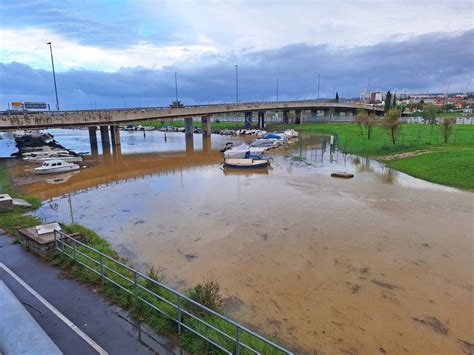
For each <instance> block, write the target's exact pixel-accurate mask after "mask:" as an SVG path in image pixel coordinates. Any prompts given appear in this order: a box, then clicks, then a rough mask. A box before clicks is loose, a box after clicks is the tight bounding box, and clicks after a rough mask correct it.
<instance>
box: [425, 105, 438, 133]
mask: <svg viewBox="0 0 474 355" xmlns="http://www.w3.org/2000/svg"><path fill="white" fill-rule="evenodd" d="M437 116H438V109H437V108H436V107H435V106H434V105H429V106H426V107H425V110H424V111H423V113H422V114H421V117H422V118H423V122H424V123H428V124H430V125H431V135H433V127H434V126H435V125H436V124H437V123H438V120H437Z"/></svg>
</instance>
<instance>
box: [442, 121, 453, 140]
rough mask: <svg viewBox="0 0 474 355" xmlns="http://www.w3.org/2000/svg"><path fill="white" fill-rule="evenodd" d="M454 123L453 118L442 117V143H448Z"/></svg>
mask: <svg viewBox="0 0 474 355" xmlns="http://www.w3.org/2000/svg"><path fill="white" fill-rule="evenodd" d="M455 123H456V119H455V118H444V119H443V131H442V132H443V137H444V143H448V139H449V136H450V135H451V132H452V130H453V126H454V124H455Z"/></svg>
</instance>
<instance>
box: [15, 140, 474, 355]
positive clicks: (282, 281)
mask: <svg viewBox="0 0 474 355" xmlns="http://www.w3.org/2000/svg"><path fill="white" fill-rule="evenodd" d="M76 132H78V134H76V135H75V136H76V137H75V138H73V136H74V135H73V132H71V131H61V132H60V134H56V138H57V139H58V140H59V141H60V142H62V143H64V144H65V145H66V146H67V147H68V148H75V149H77V150H79V151H85V150H88V146H87V139H86V138H87V131H85V132H84V131H81V132H79V131H76ZM61 135H63V137H61ZM79 136H80V137H79ZM184 137H185V136H184V134H179V133H168V135H167V140H166V142H165V140H164V134H163V133H161V132H147V133H146V137H143V133H140V132H132V133H122V150H121V154H118V153H116V154H110V155H106V156H101V157H100V158H99V159H98V161H95V162H94V161H93V162H91V164H90V167H89V168H88V169H84V170H82V171H80V172H79V173H77V174H74V175H72V176H69V177H67V178H65V179H64V181H50V183H47V182H45V181H36V180H34V179H33V180H32V179H30V177H25V176H24V173H22V171H23V170H22V169H23V168H24V167H23V166H22V165H18V166H17V167H16V168H14V169H13V171H14V172H15V173H16V174H17V175H16V176H17V177H16V181H17V182H18V183H19V184H23V185H22V188H23V189H24V190H25V191H27V192H31V193H34V194H35V195H37V196H39V197H41V198H42V199H43V200H44V203H43V206H42V208H41V209H40V210H39V211H38V212H37V215H39V216H41V217H42V218H43V219H44V220H45V221H54V220H58V221H61V222H65V223H71V222H72V221H74V222H76V223H81V224H83V225H85V226H87V227H89V228H91V229H93V230H95V231H96V232H98V233H99V234H100V235H102V236H103V237H104V238H105V239H107V240H108V241H109V242H110V243H111V244H112V246H113V247H114V248H116V249H117V250H118V251H119V252H120V254H121V255H122V256H123V257H126V258H128V259H129V260H131V261H132V262H134V263H135V265H136V266H137V267H139V268H141V269H143V270H145V269H147V268H148V267H150V266H154V267H155V268H157V269H159V270H162V271H163V273H164V275H165V282H167V283H168V284H170V285H173V286H174V287H177V288H179V289H180V290H185V289H186V288H188V287H189V286H191V285H194V284H196V283H198V282H200V281H203V280H206V279H215V280H217V281H218V282H219V283H220V284H221V286H222V290H223V295H224V297H225V298H226V305H227V313H228V314H229V315H231V316H232V317H233V318H235V319H237V320H239V321H241V322H243V323H244V324H246V325H248V326H250V327H251V328H252V329H257V330H259V331H260V332H262V333H263V334H265V335H268V336H272V337H275V338H276V339H278V341H279V342H281V343H283V344H285V345H287V346H289V347H290V348H292V349H294V350H295V352H296V353H299V354H300V353H307V354H315V353H316V352H318V353H324V354H339V353H341V354H377V353H381V354H383V353H391V354H400V353H421V354H432V353H440V354H455V353H461V354H462V353H469V352H470V351H471V352H472V351H473V345H472V343H474V330H473V329H474V324H473V323H474V314H473V309H474V303H473V300H474V298H473V228H474V220H473V213H474V211H473V208H474V194H472V193H470V192H464V191H460V190H456V189H452V188H447V187H442V186H439V185H434V184H431V183H428V182H425V181H422V180H418V179H415V178H412V177H409V176H407V175H405V174H402V173H399V172H396V171H392V170H390V169H387V168H385V167H384V166H383V165H381V164H380V163H378V162H376V161H371V160H368V159H362V158H358V157H354V156H348V155H343V154H341V153H340V152H338V151H337V150H336V149H334V147H332V148H331V147H330V146H329V145H328V142H327V139H326V138H324V139H323V138H311V139H310V138H307V139H304V138H303V139H300V141H299V142H298V143H296V144H295V145H293V146H290V147H288V148H286V149H281V150H279V151H275V152H273V153H272V156H273V158H274V160H273V163H272V166H273V168H272V169H271V170H270V171H268V172H266V173H256V172H246V173H243V174H242V173H237V172H231V173H229V172H226V171H223V170H222V169H220V167H219V164H220V162H221V161H222V156H221V153H219V151H218V150H219V149H220V148H221V147H223V146H224V145H225V142H227V141H229V140H231V138H229V137H221V136H215V135H213V136H212V138H211V139H210V140H205V139H204V140H203V138H202V137H201V136H199V135H195V136H194V142H193V144H192V142H189V141H188V142H187V143H188V144H186V141H185V138H184ZM235 139H236V138H234V140H235ZM334 171H348V172H353V173H354V174H355V177H354V178H353V179H350V180H344V179H336V178H331V177H330V173H331V172H334ZM469 344H471V345H469Z"/></svg>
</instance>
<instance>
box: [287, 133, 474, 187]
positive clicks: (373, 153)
mask: <svg viewBox="0 0 474 355" xmlns="http://www.w3.org/2000/svg"><path fill="white" fill-rule="evenodd" d="M287 127H288V126H287ZM294 128H295V129H297V130H298V131H300V132H304V133H308V134H316V135H317V134H332V135H335V136H337V144H338V146H339V149H341V150H342V151H344V152H347V153H352V154H357V155H360V156H368V157H375V158H377V157H382V156H388V155H393V154H398V153H403V152H412V151H418V150H429V151H431V153H429V154H424V155H420V156H417V157H412V158H403V159H399V160H396V161H391V162H390V163H387V165H388V166H390V167H393V168H395V169H397V170H400V171H402V172H405V173H407V174H410V175H412V176H415V177H419V178H422V179H424V180H428V181H431V182H435V183H440V184H444V185H448V186H453V187H458V188H462V189H468V190H474V178H473V174H474V126H473V125H456V126H454V127H453V131H452V134H451V136H450V138H449V141H448V143H444V140H443V137H442V134H441V127H440V126H434V127H432V126H430V125H424V124H405V125H403V126H402V130H401V133H400V135H399V137H398V140H397V141H396V144H392V142H391V139H390V135H389V132H387V131H386V130H383V129H382V128H380V127H375V128H374V129H373V133H372V138H371V139H370V140H369V139H368V138H367V132H366V130H365V129H364V128H363V129H362V133H361V130H360V128H359V126H358V125H356V124H304V125H297V126H296V125H295V126H294Z"/></svg>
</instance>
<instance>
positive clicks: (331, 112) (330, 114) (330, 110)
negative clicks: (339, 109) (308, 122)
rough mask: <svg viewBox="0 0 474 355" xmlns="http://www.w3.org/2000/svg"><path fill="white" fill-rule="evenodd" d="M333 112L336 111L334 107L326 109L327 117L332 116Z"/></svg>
mask: <svg viewBox="0 0 474 355" xmlns="http://www.w3.org/2000/svg"><path fill="white" fill-rule="evenodd" d="M335 113H336V110H335V109H334V107H331V108H330V109H329V111H328V114H329V117H332V116H334V114H335Z"/></svg>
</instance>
